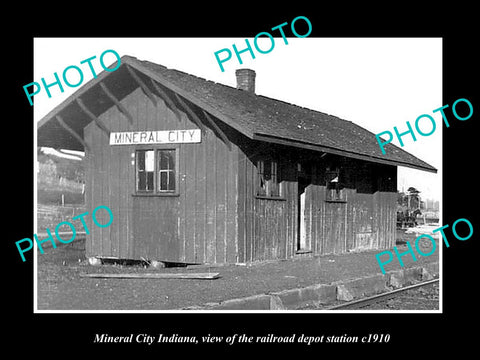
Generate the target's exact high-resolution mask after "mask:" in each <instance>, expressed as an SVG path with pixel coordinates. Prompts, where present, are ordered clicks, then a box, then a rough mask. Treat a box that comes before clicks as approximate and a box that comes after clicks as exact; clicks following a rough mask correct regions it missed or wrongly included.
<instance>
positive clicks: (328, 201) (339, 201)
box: [325, 200, 347, 203]
mask: <svg viewBox="0 0 480 360" xmlns="http://www.w3.org/2000/svg"><path fill="white" fill-rule="evenodd" d="M325 202H327V203H346V202H347V200H325Z"/></svg>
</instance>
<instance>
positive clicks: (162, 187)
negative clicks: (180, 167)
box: [157, 150, 175, 192]
mask: <svg viewBox="0 0 480 360" xmlns="http://www.w3.org/2000/svg"><path fill="white" fill-rule="evenodd" d="M157 154H158V187H157V189H158V191H167V192H168V191H170V192H175V150H157Z"/></svg>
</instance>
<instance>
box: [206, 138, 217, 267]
mask: <svg viewBox="0 0 480 360" xmlns="http://www.w3.org/2000/svg"><path fill="white" fill-rule="evenodd" d="M213 136H214V134H213V133H212V132H211V130H210V129H207V130H206V131H205V138H206V139H205V141H206V159H205V160H206V165H207V171H206V177H207V179H206V198H205V200H206V224H205V242H206V260H207V262H208V263H215V256H216V255H215V210H216V199H215V196H216V190H215V174H216V164H215V141H213Z"/></svg>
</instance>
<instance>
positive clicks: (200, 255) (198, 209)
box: [195, 139, 207, 263]
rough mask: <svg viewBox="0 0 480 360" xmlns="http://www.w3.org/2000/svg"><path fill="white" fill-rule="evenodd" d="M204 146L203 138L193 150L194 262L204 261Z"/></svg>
mask: <svg viewBox="0 0 480 360" xmlns="http://www.w3.org/2000/svg"><path fill="white" fill-rule="evenodd" d="M205 151H206V146H205V139H203V140H202V142H201V143H200V144H199V145H198V148H197V151H195V157H196V158H195V160H196V161H195V162H196V168H195V173H196V175H195V181H196V183H195V262H197V263H204V262H206V261H207V260H206V256H205V243H206V239H205V223H206V221H205V220H206V189H207V188H206V161H207V160H206V156H205Z"/></svg>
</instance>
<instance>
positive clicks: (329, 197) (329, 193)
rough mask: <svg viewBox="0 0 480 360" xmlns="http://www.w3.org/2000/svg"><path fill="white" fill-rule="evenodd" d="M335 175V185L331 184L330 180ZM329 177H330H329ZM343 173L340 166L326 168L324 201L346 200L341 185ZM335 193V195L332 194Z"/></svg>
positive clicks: (343, 188)
mask: <svg viewBox="0 0 480 360" xmlns="http://www.w3.org/2000/svg"><path fill="white" fill-rule="evenodd" d="M335 177H337V178H338V179H337V181H336V182H335V185H334V186H332V185H331V184H332V180H333V179H335ZM330 178H331V179H330ZM342 180H343V174H342V173H341V171H340V168H338V167H335V168H333V169H327V170H326V171H325V201H326V202H342V203H343V202H347V194H346V192H345V187H344V186H343V182H342ZM333 194H335V195H333Z"/></svg>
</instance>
